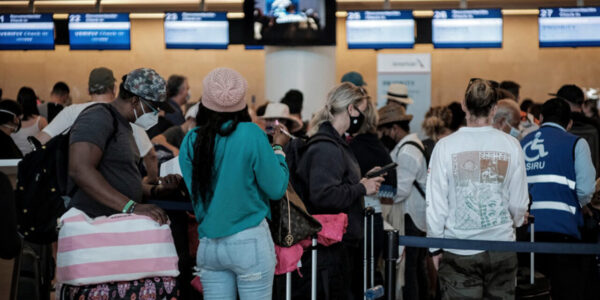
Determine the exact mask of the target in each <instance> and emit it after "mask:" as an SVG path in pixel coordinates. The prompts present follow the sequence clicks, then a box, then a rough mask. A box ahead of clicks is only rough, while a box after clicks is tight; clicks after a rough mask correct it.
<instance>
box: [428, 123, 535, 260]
mask: <svg viewBox="0 0 600 300" xmlns="http://www.w3.org/2000/svg"><path fill="white" fill-rule="evenodd" d="M426 198H427V200H426V201H427V208H426V216H427V236H428V237H436V238H449V239H471V240H493V241H514V240H515V230H514V228H515V227H517V226H521V225H522V224H523V221H524V216H525V213H526V211H527V205H528V203H529V195H528V191H527V174H526V171H525V159H524V155H523V150H522V149H521V146H520V144H519V142H518V141H517V139H515V138H514V137H512V136H510V135H508V134H506V133H504V132H501V131H499V130H497V129H494V128H492V127H490V126H486V127H463V128H461V129H459V130H458V131H457V132H455V133H454V134H452V135H450V136H448V137H446V138H443V139H441V140H440V141H439V142H438V143H437V144H436V146H435V148H434V150H433V153H432V156H431V160H430V164H429V175H428V177H427V188H426ZM431 250H432V251H435V250H437V249H431ZM444 251H449V252H452V253H454V254H459V255H473V254H477V253H480V252H483V251H480V250H457V249H444Z"/></svg>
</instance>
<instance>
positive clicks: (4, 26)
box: [0, 14, 54, 50]
mask: <svg viewBox="0 0 600 300" xmlns="http://www.w3.org/2000/svg"><path fill="white" fill-rule="evenodd" d="M52 49H54V22H53V20H52V14H0V50H52Z"/></svg>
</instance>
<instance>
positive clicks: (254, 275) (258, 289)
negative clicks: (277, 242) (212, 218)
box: [196, 220, 277, 300]
mask: <svg viewBox="0 0 600 300" xmlns="http://www.w3.org/2000/svg"><path fill="white" fill-rule="evenodd" d="M196 260H197V261H196V263H197V267H198V269H199V276H200V281H201V282H202V286H203V288H204V299H206V300H213V299H227V300H235V299H236V294H237V292H239V295H240V300H246V299H248V300H250V299H252V300H262V299H266V300H270V299H271V294H272V292H273V276H274V273H275V264H276V263H277V261H276V258H275V247H274V245H273V240H272V238H271V233H270V231H269V225H268V224H267V221H266V220H263V221H262V222H261V223H260V224H259V225H258V226H256V227H252V228H248V229H246V230H244V231H241V232H238V233H236V234H233V235H230V236H227V237H223V238H216V239H209V238H202V239H200V245H199V246H198V254H197V258H196Z"/></svg>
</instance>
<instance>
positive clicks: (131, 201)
mask: <svg viewBox="0 0 600 300" xmlns="http://www.w3.org/2000/svg"><path fill="white" fill-rule="evenodd" d="M134 203H135V201H133V200H129V202H127V204H125V207H123V210H122V211H121V212H122V213H124V214H125V213H127V212H129V208H130V207H131V206H132V205H133V204H134Z"/></svg>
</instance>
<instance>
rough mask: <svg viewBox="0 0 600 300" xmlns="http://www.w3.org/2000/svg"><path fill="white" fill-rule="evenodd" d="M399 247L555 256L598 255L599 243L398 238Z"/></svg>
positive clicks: (599, 252) (599, 250) (599, 251)
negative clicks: (548, 254)
mask: <svg viewBox="0 0 600 300" xmlns="http://www.w3.org/2000/svg"><path fill="white" fill-rule="evenodd" d="M398 243H399V245H401V246H407V247H416V248H440V249H461V250H486V251H498V252H527V253H530V252H534V253H555V254H600V243H598V244H590V243H545V242H534V243H532V242H501V241H486V240H457V239H441V238H424V237H416V236H399V237H398Z"/></svg>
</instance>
